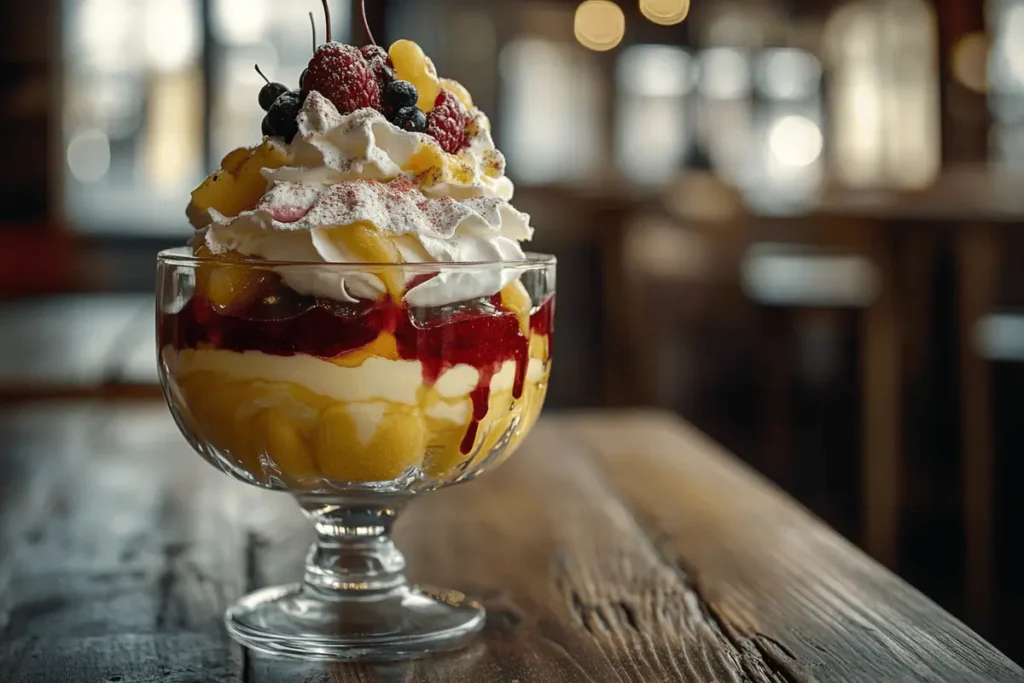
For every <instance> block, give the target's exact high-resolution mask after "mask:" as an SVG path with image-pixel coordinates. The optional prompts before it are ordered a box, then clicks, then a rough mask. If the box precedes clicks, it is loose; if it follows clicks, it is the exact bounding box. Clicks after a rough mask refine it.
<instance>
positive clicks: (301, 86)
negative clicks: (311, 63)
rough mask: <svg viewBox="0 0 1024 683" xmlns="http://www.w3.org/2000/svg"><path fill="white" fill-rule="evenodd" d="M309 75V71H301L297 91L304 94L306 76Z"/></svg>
mask: <svg viewBox="0 0 1024 683" xmlns="http://www.w3.org/2000/svg"><path fill="white" fill-rule="evenodd" d="M307 74H309V69H303V70H302V75H301V76H299V90H301V91H302V92H306V75H307Z"/></svg>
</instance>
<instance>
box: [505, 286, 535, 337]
mask: <svg viewBox="0 0 1024 683" xmlns="http://www.w3.org/2000/svg"><path fill="white" fill-rule="evenodd" d="M501 304H502V305H503V306H504V307H505V308H506V309H508V310H510V311H512V312H513V313H515V314H516V316H518V318H519V328H520V329H521V330H522V331H523V334H524V335H527V336H529V334H530V311H531V310H532V309H533V301H532V300H531V299H530V294H529V293H528V292H527V291H526V287H524V286H523V283H522V282H518V281H517V282H513V283H511V284H509V285H507V286H506V287H505V289H503V290H501Z"/></svg>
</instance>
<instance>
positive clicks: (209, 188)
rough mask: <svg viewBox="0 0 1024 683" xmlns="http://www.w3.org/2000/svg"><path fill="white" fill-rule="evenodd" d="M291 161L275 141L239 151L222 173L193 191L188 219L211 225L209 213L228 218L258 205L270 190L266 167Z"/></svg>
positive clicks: (225, 163) (226, 160) (229, 157)
mask: <svg viewBox="0 0 1024 683" xmlns="http://www.w3.org/2000/svg"><path fill="white" fill-rule="evenodd" d="M289 161H290V157H289V155H288V152H287V150H285V148H284V147H283V146H282V145H281V144H279V143H278V142H276V141H274V140H265V141H264V142H263V144H261V145H258V146H256V147H253V148H252V149H246V148H244V147H243V148H240V149H236V150H235V151H233V152H231V153H230V154H228V155H227V156H226V157H224V159H223V160H222V161H221V168H220V170H218V171H216V172H214V173H213V174H212V175H210V177H208V178H207V179H206V180H204V181H203V184H202V185H200V186H199V187H197V188H196V189H195V190H194V191H193V192H192V202H191V203H190V204H189V208H188V216H189V219H190V220H191V221H192V224H193V225H194V226H195V227H197V228H201V227H205V226H206V225H208V224H209V222H210V219H209V210H210V209H213V210H215V211H217V212H218V213H221V214H223V215H225V216H237V215H238V214H240V213H242V212H243V211H247V210H249V209H252V208H253V207H255V206H256V204H257V202H259V200H260V198H261V197H262V196H263V194H264V193H265V192H266V191H267V179H266V178H264V177H263V169H265V168H281V167H282V166H287V165H288V162H289Z"/></svg>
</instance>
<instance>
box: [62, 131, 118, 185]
mask: <svg viewBox="0 0 1024 683" xmlns="http://www.w3.org/2000/svg"><path fill="white" fill-rule="evenodd" d="M67 159H68V169H69V170H70V171H71V175H72V176H74V178H75V180H77V181H78V182H80V183H96V182H99V181H100V180H102V179H103V177H104V176H106V175H107V171H109V170H110V139H109V138H108V137H107V134H106V133H104V132H103V131H102V130H99V129H98V128H83V129H80V130H78V131H77V132H76V133H75V134H74V136H72V138H71V141H70V142H69V143H68V151H67Z"/></svg>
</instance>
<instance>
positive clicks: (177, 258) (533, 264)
mask: <svg viewBox="0 0 1024 683" xmlns="http://www.w3.org/2000/svg"><path fill="white" fill-rule="evenodd" d="M157 263H158V264H159V265H163V266H177V267H186V268H188V267H191V268H195V267H198V266H201V265H217V266H234V267H236V268H237V267H240V266H241V267H246V266H248V267H252V268H259V269H268V268H315V269H317V270H323V269H325V268H326V269H329V270H332V271H338V272H342V273H346V272H347V273H361V272H365V271H366V270H367V269H372V270H397V271H401V272H406V273H408V272H421V273H436V272H437V271H438V270H443V271H445V272H451V271H474V270H480V269H481V268H502V269H509V270H535V269H542V268H547V267H550V266H554V265H557V263H558V259H557V258H555V257H554V256H553V255H551V254H542V253H536V252H526V259H525V260H516V261H427V262H423V263H369V262H363V261H358V262H356V261H352V262H327V261H276V260H267V259H255V258H253V259H245V260H242V261H239V260H236V259H232V258H228V257H227V256H224V255H216V254H215V255H210V256H196V255H195V254H194V253H193V252H192V249H191V248H190V247H173V248H171V249H164V250H163V251H161V252H159V253H158V254H157Z"/></svg>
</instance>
